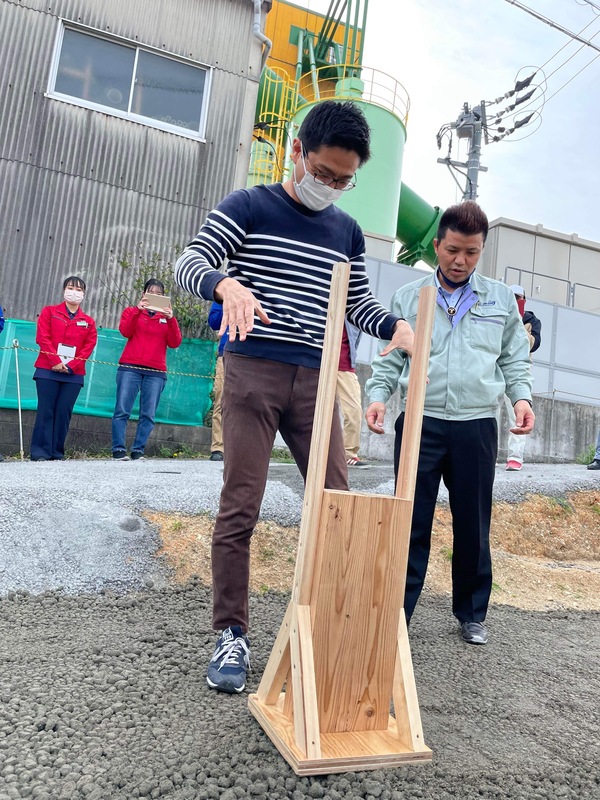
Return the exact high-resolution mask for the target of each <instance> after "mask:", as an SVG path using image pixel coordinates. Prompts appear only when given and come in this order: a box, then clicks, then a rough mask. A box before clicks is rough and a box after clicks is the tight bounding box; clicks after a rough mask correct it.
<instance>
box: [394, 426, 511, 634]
mask: <svg viewBox="0 0 600 800" xmlns="http://www.w3.org/2000/svg"><path fill="white" fill-rule="evenodd" d="M403 426H404V414H401V415H400V416H399V417H398V419H397V420H396V442H395V448H394V468H395V472H396V475H397V474H398V463H399V455H400V445H401V442H402V429H403ZM497 455H498V429H497V424H496V420H495V419H494V418H492V417H488V418H485V419H474V420H468V421H460V422H459V421H455V420H445V419H436V418H434V417H423V430H422V434H421V448H420V452H419V466H418V472H417V483H416V488H415V502H414V510H413V518H412V526H411V534H410V549H409V556H408V570H407V575H406V592H405V595H404V610H405V612H406V616H407V619H410V617H411V616H412V613H413V611H414V609H415V606H416V604H417V600H418V599H419V595H420V594H421V589H422V588H423V582H424V581H425V573H426V572H427V562H428V561H429V551H430V548H431V527H432V525H433V515H434V512H435V504H436V500H437V495H438V490H439V486H440V479H443V480H444V484H445V485H446V488H447V489H448V494H449V499H450V511H451V513H452V534H453V549H452V613H453V614H454V616H455V617H456V618H457V619H458V620H459V621H460V622H482V621H483V620H484V619H485V616H486V613H487V607H488V603H489V599H490V593H491V591H492V558H491V554H490V520H491V516H492V487H493V485H494V474H495V467H496V457H497Z"/></svg>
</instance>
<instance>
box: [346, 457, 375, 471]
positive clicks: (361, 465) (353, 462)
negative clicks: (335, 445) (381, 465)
mask: <svg viewBox="0 0 600 800" xmlns="http://www.w3.org/2000/svg"><path fill="white" fill-rule="evenodd" d="M347 463H348V466H349V467H356V468H357V469H369V468H370V466H371V465H370V464H367V462H366V461H361V460H360V458H349V459H348V462H347Z"/></svg>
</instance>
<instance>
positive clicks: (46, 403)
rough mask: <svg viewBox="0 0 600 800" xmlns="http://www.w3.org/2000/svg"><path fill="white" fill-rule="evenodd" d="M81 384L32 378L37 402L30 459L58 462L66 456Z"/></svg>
mask: <svg viewBox="0 0 600 800" xmlns="http://www.w3.org/2000/svg"><path fill="white" fill-rule="evenodd" d="M82 386H83V384H81V383H68V382H66V381H53V380H51V379H47V378H36V379H35V388H36V389H37V396H38V405H37V414H36V415H35V424H34V426H33V432H32V434H31V447H30V450H29V454H30V457H31V460H32V461H41V460H47V461H61V460H62V459H63V458H64V457H65V439H66V438H67V433H68V432H69V424H70V422H71V414H72V413H73V406H74V405H75V401H76V400H77V396H78V395H79V392H80V391H81V389H82Z"/></svg>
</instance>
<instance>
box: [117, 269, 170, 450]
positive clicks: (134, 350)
mask: <svg viewBox="0 0 600 800" xmlns="http://www.w3.org/2000/svg"><path fill="white" fill-rule="evenodd" d="M164 293H165V287H164V284H163V283H162V281H159V280H157V279H156V278H150V280H149V281H146V283H145V285H144V294H143V296H142V299H141V300H140V302H139V303H138V305H137V306H130V307H129V308H126V309H125V310H124V311H123V314H122V315H121V321H120V322H119V331H120V332H121V334H122V335H123V336H124V337H125V338H126V339H127V344H126V345H125V348H124V350H123V353H122V354H121V358H120V359H119V368H118V369H117V400H116V404H115V412H114V414H113V418H112V457H113V458H114V459H115V460H116V461H129V456H128V455H127V449H126V447H125V434H126V430H127V422H128V421H129V417H130V416H131V410H132V409H133V404H134V402H135V399H136V397H137V396H138V393H139V395H140V418H139V422H138V424H137V428H136V432H135V439H134V442H133V446H132V448H131V459H132V460H133V461H136V460H138V459H140V458H143V457H144V450H145V448H146V442H147V441H148V437H149V436H150V433H151V432H152V429H153V428H154V417H155V414H156V409H157V407H158V401H159V400H160V396H161V394H162V392H163V389H164V388H165V384H166V382H167V347H171V348H177V347H179V345H180V344H181V331H180V330H179V325H178V324H177V320H176V319H175V317H174V316H173V310H172V308H171V306H170V305H167V306H166V307H165V306H164V302H161V301H159V300H158V299H157V301H156V303H155V304H153V303H152V297H153V296H155V295H156V296H157V297H158V296H160V297H163V296H164ZM159 309H160V310H159Z"/></svg>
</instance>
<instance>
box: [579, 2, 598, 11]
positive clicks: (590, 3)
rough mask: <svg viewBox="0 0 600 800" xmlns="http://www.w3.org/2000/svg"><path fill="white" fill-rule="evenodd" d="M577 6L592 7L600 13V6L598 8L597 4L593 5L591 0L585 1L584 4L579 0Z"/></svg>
mask: <svg viewBox="0 0 600 800" xmlns="http://www.w3.org/2000/svg"><path fill="white" fill-rule="evenodd" d="M577 5H578V6H582V5H588V6H591V7H592V8H595V9H596V11H600V6H597V5H596V3H592V1H591V0H583V2H582V3H580V2H579V0H577Z"/></svg>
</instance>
